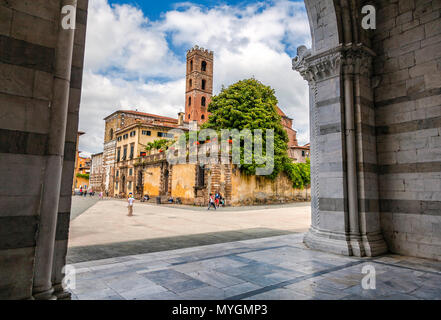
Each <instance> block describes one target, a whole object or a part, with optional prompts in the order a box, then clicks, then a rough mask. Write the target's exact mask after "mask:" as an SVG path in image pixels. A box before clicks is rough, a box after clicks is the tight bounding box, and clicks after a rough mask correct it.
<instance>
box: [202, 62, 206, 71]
mask: <svg viewBox="0 0 441 320" xmlns="http://www.w3.org/2000/svg"><path fill="white" fill-rule="evenodd" d="M201 70H202V71H207V62H205V61H202V64H201Z"/></svg>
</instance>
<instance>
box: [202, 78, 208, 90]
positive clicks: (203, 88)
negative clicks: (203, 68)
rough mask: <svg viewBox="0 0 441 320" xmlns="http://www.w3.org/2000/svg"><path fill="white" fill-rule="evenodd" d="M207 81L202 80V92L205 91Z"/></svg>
mask: <svg viewBox="0 0 441 320" xmlns="http://www.w3.org/2000/svg"><path fill="white" fill-rule="evenodd" d="M206 84H207V81H206V80H202V90H205V87H206Z"/></svg>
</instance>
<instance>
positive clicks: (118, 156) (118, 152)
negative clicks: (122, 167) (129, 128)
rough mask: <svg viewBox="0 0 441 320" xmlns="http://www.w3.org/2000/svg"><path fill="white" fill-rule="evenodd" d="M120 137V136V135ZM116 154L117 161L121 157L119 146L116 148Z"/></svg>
mask: <svg viewBox="0 0 441 320" xmlns="http://www.w3.org/2000/svg"><path fill="white" fill-rule="evenodd" d="M120 138H121V137H120ZM116 154H117V156H116V162H119V160H120V159H121V148H118V151H117V153H116Z"/></svg>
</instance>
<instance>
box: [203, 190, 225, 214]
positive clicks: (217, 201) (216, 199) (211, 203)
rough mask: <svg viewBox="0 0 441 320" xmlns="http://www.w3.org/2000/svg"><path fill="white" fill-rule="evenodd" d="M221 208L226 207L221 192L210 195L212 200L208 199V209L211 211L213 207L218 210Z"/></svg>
mask: <svg viewBox="0 0 441 320" xmlns="http://www.w3.org/2000/svg"><path fill="white" fill-rule="evenodd" d="M220 206H222V207H223V206H225V199H224V198H223V197H222V195H221V194H220V193H219V192H216V193H215V194H214V195H213V194H212V193H210V198H209V199H208V209H207V210H210V208H211V207H213V208H214V210H216V209H217V208H219V207H220Z"/></svg>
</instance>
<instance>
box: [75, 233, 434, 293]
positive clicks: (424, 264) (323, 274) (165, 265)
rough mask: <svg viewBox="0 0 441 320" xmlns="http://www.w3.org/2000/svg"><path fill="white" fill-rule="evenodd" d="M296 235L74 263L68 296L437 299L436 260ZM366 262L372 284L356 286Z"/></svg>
mask: <svg viewBox="0 0 441 320" xmlns="http://www.w3.org/2000/svg"><path fill="white" fill-rule="evenodd" d="M302 237H303V234H290V235H283V236H276V237H270V238H264V239H253V240H246V241H236V242H229V243H222V244H215V245H209V246H200V247H193V248H186V249H180V250H173V251H163V252H157V253H149V254H141V255H133V256H126V257H119V258H113V259H106V260H97V261H89V262H83V263H77V264H74V265H73V266H74V267H75V268H76V272H77V274H76V287H75V289H72V290H71V291H72V298H73V299H80V300H83V299H84V300H93V299H99V300H102V299H120V300H121V299H139V300H171V299H185V300H191V299H226V300H241V299H245V300H248V299H249V300H254V299H269V300H272V299H278V300H282V299H289V300H297V299H302V300H307V299H326V300H327V299H400V300H401V299H410V300H413V299H438V300H439V299H441V287H440V283H441V264H440V263H439V262H434V261H430V260H424V259H417V258H411V257H404V256H398V255H385V256H382V257H377V258H363V259H361V258H355V257H345V256H338V255H333V254H328V253H323V252H318V251H313V250H310V249H307V248H306V247H305V246H304V245H303V243H302ZM367 265H370V266H373V267H374V268H375V272H376V281H375V285H376V289H374V290H366V289H363V288H362V285H361V282H362V278H363V277H365V276H366V274H363V273H362V269H363V267H364V266H367Z"/></svg>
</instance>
